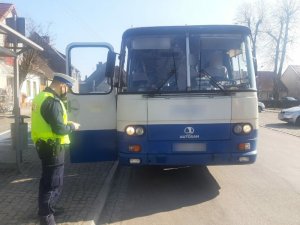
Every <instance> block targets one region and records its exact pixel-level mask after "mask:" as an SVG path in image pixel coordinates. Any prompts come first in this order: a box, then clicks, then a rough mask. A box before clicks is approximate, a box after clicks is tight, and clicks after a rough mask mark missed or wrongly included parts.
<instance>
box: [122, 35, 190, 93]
mask: <svg viewBox="0 0 300 225" xmlns="http://www.w3.org/2000/svg"><path fill="white" fill-rule="evenodd" d="M127 49H128V58H127V73H126V74H127V77H126V82H125V83H126V91H127V92H151V91H155V90H161V91H165V92H168V91H181V90H186V48H185V36H184V35H182V36H174V37H172V36H168V37H165V36H155V37H145V38H143V37H138V38H135V39H132V40H128V41H127Z"/></svg>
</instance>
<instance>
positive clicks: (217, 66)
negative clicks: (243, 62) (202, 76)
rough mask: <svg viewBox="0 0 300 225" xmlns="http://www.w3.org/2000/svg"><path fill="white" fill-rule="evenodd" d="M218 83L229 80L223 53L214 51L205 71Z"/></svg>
mask: <svg viewBox="0 0 300 225" xmlns="http://www.w3.org/2000/svg"><path fill="white" fill-rule="evenodd" d="M204 71H205V72H207V73H208V74H209V75H210V76H212V77H213V78H214V79H215V80H216V81H222V80H227V79H228V72H227V68H226V67H225V66H224V65H223V56H222V52H221V51H217V50H216V51H213V52H212V53H211V55H210V57H209V62H208V66H207V67H206V68H205V69H204Z"/></svg>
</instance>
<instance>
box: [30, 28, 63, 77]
mask: <svg viewBox="0 0 300 225" xmlns="http://www.w3.org/2000/svg"><path fill="white" fill-rule="evenodd" d="M30 39H31V40H33V41H34V42H36V43H37V44H39V45H41V46H42V47H43V48H44V51H43V52H41V53H40V54H39V56H38V57H39V58H40V60H39V61H38V62H37V63H41V62H44V63H42V65H44V66H43V69H42V68H41V69H42V70H45V62H46V63H47V66H48V67H49V69H47V70H46V71H45V76H46V77H47V78H49V79H52V78H53V75H52V74H53V72H56V73H66V60H65V58H66V57H65V55H64V54H62V53H61V52H59V51H58V50H57V49H55V48H54V47H52V46H51V45H50V44H49V43H48V41H47V40H46V39H45V38H43V37H42V36H40V35H39V34H38V33H36V32H35V33H33V34H32V35H31V37H30Z"/></svg>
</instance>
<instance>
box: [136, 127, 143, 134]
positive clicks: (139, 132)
mask: <svg viewBox="0 0 300 225" xmlns="http://www.w3.org/2000/svg"><path fill="white" fill-rule="evenodd" d="M135 133H136V135H143V134H144V128H142V127H137V128H136V129H135Z"/></svg>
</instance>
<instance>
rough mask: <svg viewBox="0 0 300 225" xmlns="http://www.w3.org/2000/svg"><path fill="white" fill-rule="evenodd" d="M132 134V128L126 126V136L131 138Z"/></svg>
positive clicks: (133, 130)
mask: <svg viewBox="0 0 300 225" xmlns="http://www.w3.org/2000/svg"><path fill="white" fill-rule="evenodd" d="M134 133H135V129H134V127H132V126H128V127H127V128H126V134H127V135H129V136H132V135H134Z"/></svg>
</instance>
